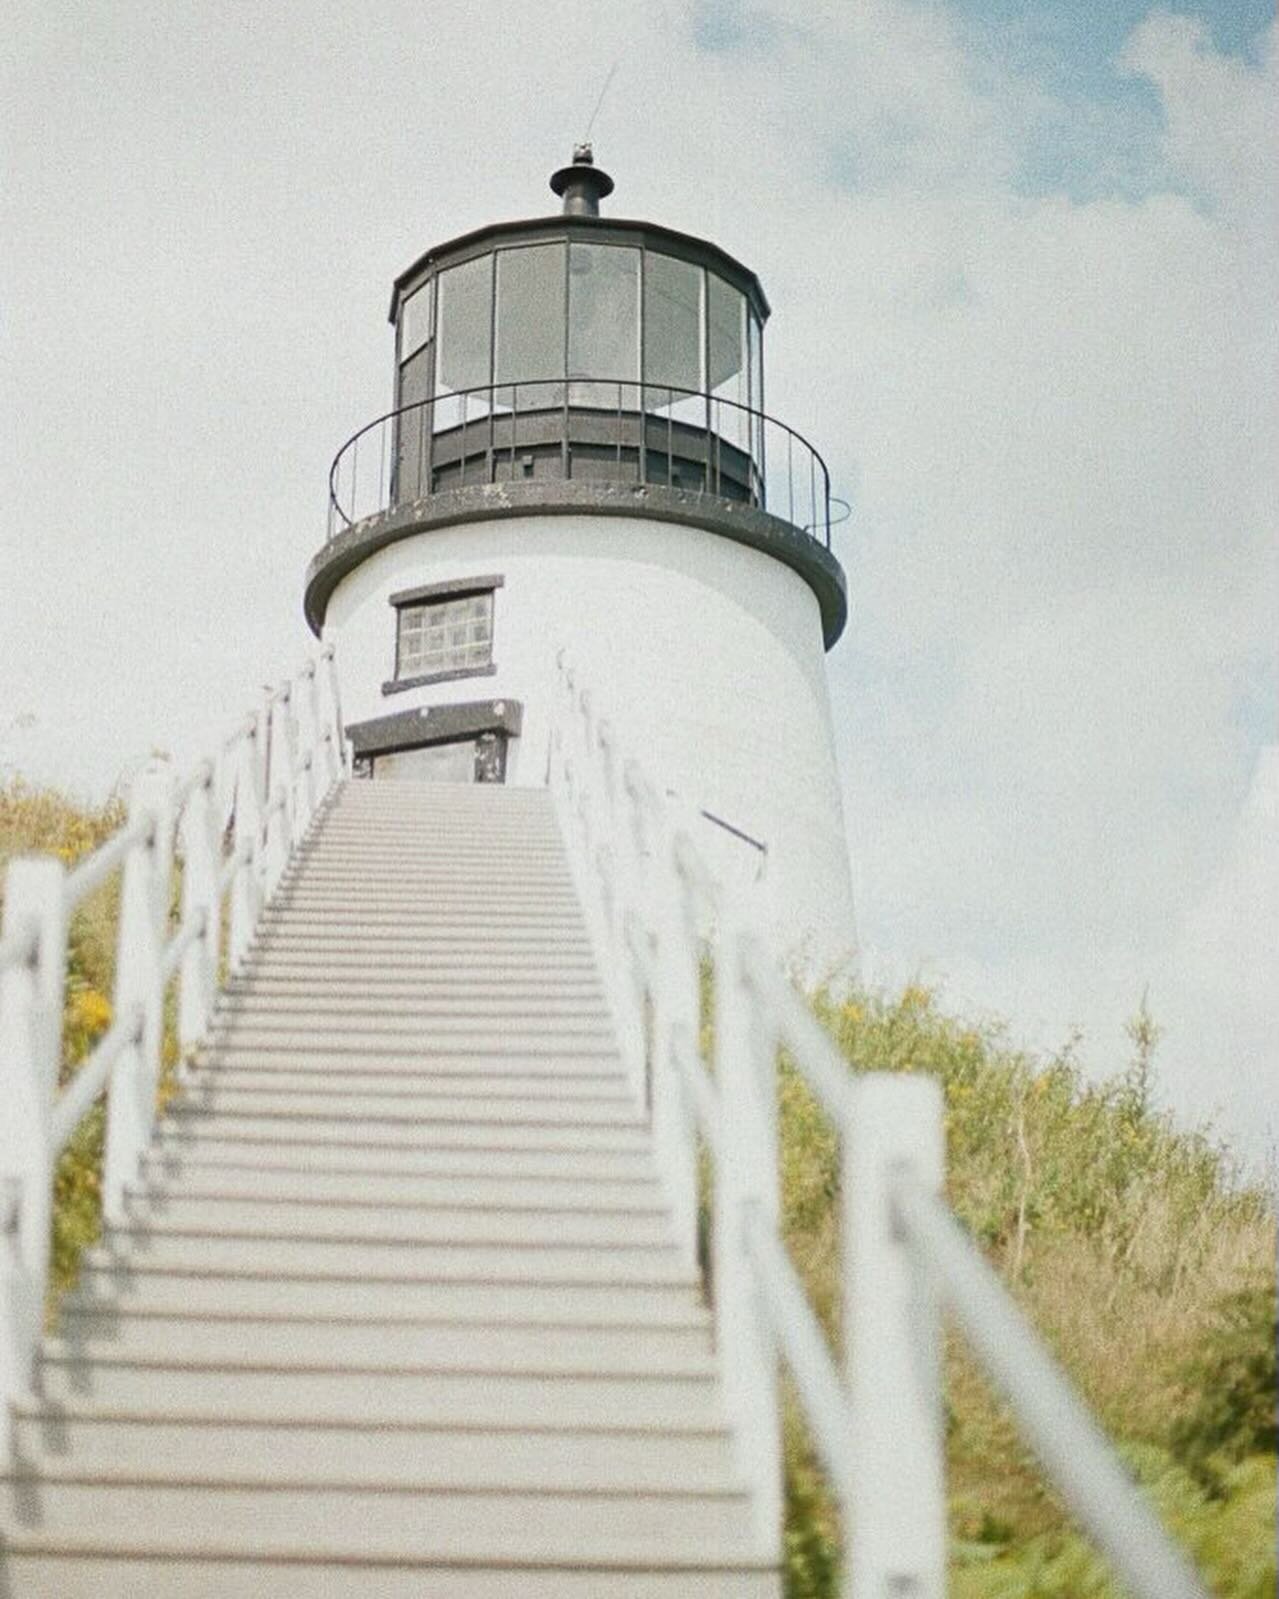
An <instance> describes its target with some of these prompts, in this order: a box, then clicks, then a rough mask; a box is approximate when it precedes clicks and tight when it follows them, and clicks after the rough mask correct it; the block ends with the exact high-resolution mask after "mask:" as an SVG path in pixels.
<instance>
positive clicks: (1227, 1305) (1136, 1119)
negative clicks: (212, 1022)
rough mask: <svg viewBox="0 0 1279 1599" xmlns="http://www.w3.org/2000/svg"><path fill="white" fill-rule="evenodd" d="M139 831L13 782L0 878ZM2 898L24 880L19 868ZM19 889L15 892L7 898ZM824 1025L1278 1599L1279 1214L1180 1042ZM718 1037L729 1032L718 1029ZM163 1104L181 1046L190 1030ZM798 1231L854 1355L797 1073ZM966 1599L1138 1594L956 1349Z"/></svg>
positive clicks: (829, 1151)
mask: <svg viewBox="0 0 1279 1599" xmlns="http://www.w3.org/2000/svg"><path fill="white" fill-rule="evenodd" d="M122 819H123V811H122V807H121V805H120V804H119V802H118V801H115V800H113V801H110V802H109V803H108V804H107V805H105V806H103V807H100V808H85V807H82V806H79V805H77V804H75V803H74V802H73V801H71V800H69V799H67V798H66V797H65V796H61V795H58V794H54V793H50V792H48V791H43V790H34V789H31V788H29V787H27V786H25V785H23V784H22V783H20V782H12V781H11V782H8V783H3V784H0V869H2V868H3V866H4V864H5V862H6V861H7V859H8V858H9V857H10V856H12V855H14V854H18V853H21V852H24V851H29V850H52V851H54V852H56V853H57V854H59V855H60V856H61V857H62V859H64V860H65V861H67V862H68V863H71V862H73V861H75V860H77V859H79V858H80V857H81V856H82V855H84V854H85V853H87V852H88V851H89V850H91V849H93V848H95V847H96V846H97V844H99V843H100V842H102V841H103V840H104V839H105V838H107V837H109V836H110V834H111V833H112V832H114V831H115V829H116V828H117V827H118V826H119V825H120V822H121V821H122ZM0 885H2V870H0ZM0 892H2V886H0ZM118 892H119V891H118V885H117V884H116V883H108V884H106V885H105V886H104V887H103V888H102V889H100V890H99V891H98V893H96V894H95V895H94V896H92V898H91V899H90V900H88V901H87V902H86V903H85V904H84V905H83V906H81V907H80V909H79V910H78V911H77V913H76V916H75V918H74V921H73V924H72V929H71V940H70V966H69V976H68V985H67V996H66V1017H65V1021H66V1026H65V1034H64V1037H65V1044H66V1049H65V1054H64V1058H63V1061H62V1066H61V1077H62V1080H63V1081H64V1082H65V1081H66V1080H68V1079H69V1078H70V1076H71V1075H73V1074H74V1072H75V1071H76V1070H77V1068H78V1066H79V1065H80V1063H82V1062H83V1060H84V1058H85V1057H86V1055H87V1054H88V1052H89V1050H90V1049H91V1048H92V1046H93V1043H94V1042H95V1041H96V1039H97V1038H98V1037H100V1036H101V1033H102V1032H103V1030H104V1029H105V1028H106V1027H107V1026H108V1025H109V1023H110V1019H111V1003H110V998H109V996H110V994H111V991H112V984H113V981H114V947H115V926H116V914H117V910H118ZM812 1004H813V1008H814V1011H815V1013H816V1015H817V1016H818V1018H819V1019H820V1020H821V1022H822V1023H823V1024H824V1026H825V1027H826V1028H827V1029H828V1031H829V1032H830V1034H831V1036H832V1037H833V1038H834V1039H835V1041H836V1042H837V1044H838V1045H839V1047H840V1049H841V1051H842V1052H843V1054H844V1055H845V1057H846V1058H847V1059H848V1061H849V1062H850V1069H851V1070H856V1071H907V1072H926V1073H929V1074H930V1075H932V1076H934V1077H936V1078H937V1079H938V1080H939V1081H940V1083H941V1085H942V1088H943V1091H944V1094H945V1101H946V1133H947V1144H948V1152H947V1172H948V1190H949V1198H950V1201H951V1204H952V1205H953V1206H954V1208H955V1209H956V1211H957V1212H958V1214H959V1215H960V1217H961V1218H962V1220H963V1221H964V1223H965V1225H966V1226H967V1227H968V1228H969V1230H970V1231H971V1233H972V1234H973V1235H974V1237H975V1238H976V1239H977V1240H978V1241H979V1242H980V1244H981V1246H982V1248H983V1249H984V1250H985V1251H986V1253H987V1255H988V1257H989V1258H990V1259H991V1261H992V1262H993V1263H994V1265H995V1266H996V1267H997V1268H998V1270H999V1271H1000V1272H1001V1274H1002V1276H1003V1277H1004V1279H1005V1281H1006V1282H1007V1283H1008V1285H1009V1286H1010V1288H1011V1289H1012V1291H1013V1293H1014V1294H1015V1295H1016V1297H1017V1298H1018V1299H1019V1300H1020V1301H1021V1303H1022V1304H1023V1305H1024V1307H1025V1308H1026V1310H1027V1312H1028V1313H1029V1315H1030V1316H1031V1318H1032V1320H1033V1321H1034V1323H1035V1325H1036V1326H1037V1327H1038V1328H1039V1329H1040V1330H1041V1331H1042V1333H1043V1334H1044V1336H1045V1337H1046V1338H1047V1340H1048V1342H1049V1344H1050V1345H1051V1346H1052V1348H1053V1349H1054V1351H1055V1352H1056V1354H1057V1356H1058V1358H1059V1359H1060V1360H1061V1361H1062V1363H1063V1365H1064V1366H1065V1368H1066V1370H1067V1371H1068V1372H1069V1373H1070V1375H1071V1377H1072V1378H1073V1380H1074V1381H1075V1383H1076V1385H1077V1386H1078V1387H1079V1388H1080V1390H1081V1391H1082V1392H1083V1393H1084V1395H1085V1397H1086V1398H1087V1400H1088V1401H1089V1403H1090V1405H1091V1406H1092V1407H1093V1409H1094V1411H1095V1413H1096V1414H1097V1416H1098V1418H1099V1419H1100V1421H1101V1422H1102V1424H1103V1426H1104V1427H1105V1428H1106V1430H1107V1431H1108V1433H1109V1434H1110V1436H1111V1437H1112V1438H1114V1439H1116V1440H1118V1441H1119V1444H1120V1447H1121V1449H1122V1451H1123V1453H1124V1455H1125V1457H1126V1459H1127V1460H1128V1462H1129V1464H1130V1466H1131V1469H1132V1470H1133V1472H1134V1473H1135V1474H1136V1475H1137V1476H1138V1477H1139V1478H1140V1480H1141V1481H1142V1482H1143V1483H1144V1484H1145V1485H1146V1487H1147V1491H1148V1492H1149V1494H1150V1496H1151V1499H1152V1502H1153V1503H1154V1504H1155V1506H1156V1508H1157V1509H1158V1511H1159V1513H1160V1514H1161V1515H1162V1516H1163V1518H1164V1520H1165V1521H1166V1523H1167V1524H1168V1525H1169V1526H1170V1527H1171V1528H1172V1529H1173V1530H1174V1532H1176V1534H1177V1535H1178V1536H1179V1537H1180V1538H1181V1540H1182V1541H1183V1543H1184V1544H1185V1545H1186V1546H1187V1547H1188V1548H1190V1549H1191V1550H1192V1551H1193V1552H1194V1554H1195V1556H1196V1558H1197V1560H1198V1561H1199V1563H1200V1565H1201V1567H1202V1569H1203V1571H1204V1574H1205V1577H1206V1579H1207V1580H1208V1582H1209V1583H1210V1585H1211V1588H1212V1591H1213V1593H1214V1594H1216V1595H1218V1596H1220V1599H1263V1596H1264V1599H1271V1596H1272V1595H1273V1594H1274V1591H1275V1557H1274V1543H1273V1524H1274V1515H1275V1453H1276V1439H1275V1410H1274V1400H1275V1215H1274V1209H1273V1206H1272V1204H1271V1201H1270V1199H1269V1198H1268V1196H1267V1195H1266V1194H1265V1193H1264V1192H1263V1191H1262V1190H1261V1189H1260V1188H1258V1187H1256V1186H1253V1185H1250V1184H1248V1183H1246V1182H1243V1181H1241V1179H1240V1177H1239V1174H1238V1172H1237V1171H1236V1170H1235V1169H1234V1167H1233V1166H1232V1164H1231V1162H1230V1159H1229V1157H1228V1156H1227V1155H1226V1154H1225V1153H1224V1152H1223V1151H1222V1149H1220V1148H1219V1147H1218V1146H1217V1145H1216V1144H1214V1143H1213V1141H1212V1140H1211V1139H1210V1138H1208V1137H1206V1136H1204V1135H1202V1134H1199V1133H1194V1132H1185V1131H1182V1130H1180V1129H1178V1128H1176V1127H1174V1126H1173V1125H1172V1123H1171V1122H1170V1121H1169V1119H1168V1118H1167V1117H1166V1116H1163V1115H1162V1114H1160V1113H1159V1112H1158V1111H1156V1110H1155V1109H1154V1108H1153V1107H1152V1104H1151V1087H1152V1078H1153V1075H1154V1073H1155V1071H1156V1059H1157V1053H1156V1052H1157V1046H1158V1028H1157V1026H1156V1025H1155V1023H1154V1021H1153V1019H1152V1018H1151V1017H1150V1016H1149V1014H1148V1013H1147V1012H1146V1011H1145V1007H1144V1006H1143V1007H1142V1009H1141V1010H1140V1011H1139V1012H1138V1014H1137V1016H1136V1017H1135V1018H1134V1019H1133V1023H1132V1025H1131V1028H1130V1034H1131V1040H1132V1059H1131V1061H1130V1062H1129V1063H1128V1065H1127V1066H1126V1068H1125V1069H1124V1070H1123V1071H1122V1072H1120V1073H1119V1074H1118V1075H1116V1076H1115V1077H1113V1078H1112V1079H1110V1080H1109V1081H1107V1082H1103V1083H1096V1082H1093V1081H1090V1080H1089V1079H1088V1078H1086V1077H1085V1075H1084V1073H1083V1072H1082V1070H1081V1064H1080V1060H1079V1055H1078V1049H1079V1045H1078V1040H1071V1041H1070V1042H1069V1043H1068V1044H1067V1045H1066V1047H1065V1048H1063V1049H1062V1050H1061V1051H1060V1052H1059V1053H1058V1054H1056V1055H1055V1056H1052V1057H1051V1058H1037V1057H1034V1056H1032V1055H1030V1054H1027V1053H1025V1052H1023V1051H1021V1050H1018V1049H1016V1048H1015V1047H1013V1046H1012V1044H1011V1043H1010V1042H1009V1040H1008V1037H1007V1035H1006V1033H1005V1031H1004V1030H1003V1029H1002V1028H1000V1027H999V1026H997V1025H992V1024H988V1023H971V1022H967V1021H964V1020H962V1019H959V1018H956V1017H953V1016H950V1015H948V1014H947V1013H946V1011H945V1009H944V1007H943V1006H942V1005H941V1004H940V1003H939V1002H938V1000H937V997H936V996H935V995H934V994H933V993H931V992H929V991H928V990H927V989H924V988H922V987H920V986H919V985H911V986H909V987H907V988H905V989H904V990H903V991H902V992H900V993H897V994H880V993H867V992H862V991H859V990H855V989H854V990H848V991H845V992H836V991H834V990H832V989H823V990H821V991H819V992H817V993H816V994H815V995H813V996H812ZM711 1020H712V1019H711V1018H709V1017H708V1025H709V1023H710V1021H711ZM166 1033H167V1036H166V1067H167V1071H166V1079H165V1084H166V1086H165V1092H168V1091H169V1087H170V1085H171V1083H172V1080H173V1078H172V1070H173V1067H174V1065H175V1063H176V1058H177V1049H176V1044H175V1041H174V1038H173V1029H172V1027H171V1026H170V1027H169V1028H168V1029H167V1030H166ZM779 1095H780V1124H781V1131H782V1170H781V1177H782V1191H783V1206H784V1224H785V1231H786V1236H787V1240H788V1243H789V1246H790V1248H791V1251H792V1253H793V1256H794V1258H795V1260H796V1262H797V1264H798V1266H799V1269H800V1271H801V1272H802V1274H803V1276H804V1278H805V1280H806V1282H807V1284H808V1286H809V1291H810V1294H811V1296H812V1299H813V1302H814V1303H815V1305H816V1306H817V1308H818V1312H819V1314H820V1315H821V1317H822V1319H823V1320H824V1322H825V1324H826V1326H827V1329H828V1331H829V1332H830V1333H831V1336H832V1337H833V1338H834V1339H835V1340H836V1341H838V1334H839V1329H838V1325H837V1321H838V1298H839V1294H838V1281H839V1276H838V1272H839V1238H838V1226H837V1217H838V1192H839V1158H838V1149H837V1146H836V1141H835V1138H834V1135H833V1132H832V1130H831V1128H830V1127H829V1126H828V1125H827V1124H826V1122H825V1120H824V1118H823V1116H822V1114H821V1112H820V1111H819V1109H818V1107H817V1105H816V1104H815V1102H814V1101H813V1099H812V1096H811V1095H810V1094H809V1093H808V1091H807V1089H806V1088H805V1086H804V1084H803V1082H802V1080H801V1079H800V1078H799V1076H798V1075H797V1074H796V1073H795V1071H794V1070H793V1069H792V1068H791V1067H790V1066H789V1065H788V1063H787V1062H786V1061H785V1060H783V1061H782V1063H781V1070H780V1073H779ZM102 1131H103V1117H102V1111H101V1109H100V1108H98V1109H95V1110H94V1111H93V1112H91V1113H90V1115H89V1116H88V1117H86V1118H85V1120H84V1122H83V1123H82V1124H81V1127H80V1129H79V1130H78V1131H77V1133H76V1135H75V1137H74V1138H73V1139H72V1141H71V1143H70V1145H69V1146H68V1148H67V1150H66V1152H65V1153H64V1155H63V1156H62V1159H61V1161H60V1162H59V1165H58V1170H57V1176H56V1211H55V1222H54V1227H55V1232H54V1271H53V1294H54V1298H55V1299H56V1297H57V1296H58V1295H60V1294H61V1293H62V1292H64V1291H65V1289H66V1288H67V1287H68V1286H69V1285H70V1283H72V1282H73V1281H74V1277H75V1272H76V1269H77V1263H78V1261H79V1258H80V1254H81V1251H82V1250H83V1248H84V1247H85V1246H86V1245H87V1244H89V1243H91V1242H93V1241H94V1240H95V1239H96V1237H97V1236H98V1232H99V1229H100V1196H99V1174H100V1170H101V1153H102ZM946 1394H947V1414H946V1420H947V1443H948V1472H949V1490H950V1519H951V1534H952V1549H953V1555H952V1580H951V1590H952V1594H953V1595H954V1599H1119V1590H1118V1589H1117V1588H1116V1587H1115V1586H1114V1585H1113V1584H1112V1583H1111V1582H1110V1579H1109V1577H1108V1575H1107V1573H1106V1571H1105V1568H1104V1567H1103V1565H1102V1564H1101V1562H1100V1561H1099V1560H1098V1559H1097V1557H1096V1556H1095V1555H1094V1554H1093V1553H1092V1552H1091V1551H1090V1550H1089V1548H1088V1547H1087V1545H1086V1544H1085V1543H1084V1542H1083V1541H1082V1540H1081V1539H1080V1538H1079V1537H1078V1536H1077V1535H1076V1533H1075V1532H1074V1531H1073V1529H1072V1528H1071V1526H1070V1523H1069V1521H1068V1519H1067V1517H1066V1516H1065V1514H1064V1513H1063V1511H1062V1509H1061V1507H1060V1505H1059V1504H1058V1503H1057V1501H1056V1500H1055V1499H1054V1497H1053V1495H1052V1493H1051V1492H1050V1491H1049V1490H1048V1489H1047V1488H1046V1486H1045V1484H1044V1482H1043V1480H1042V1478H1041V1477H1040V1475H1039V1472H1038V1471H1037V1469H1036V1467H1035V1464H1034V1462H1033V1461H1032V1460H1031V1459H1030V1457H1029V1456H1028V1454H1027V1453H1026V1451H1025V1449H1024V1448H1023V1447H1022V1445H1021V1443H1020V1441H1019V1439H1018V1437H1017V1434H1016V1431H1015V1429H1014V1428H1013V1426H1012V1425H1011V1423H1010V1420H1009V1418H1008V1416H1007V1415H1006V1413H1005V1412H1004V1410H1003V1408H1002V1407H1001V1405H1000V1404H999V1403H998V1401H997V1400H996V1399H995V1398H993V1397H992V1395H991V1394H990V1392H989V1390H988V1389H987V1387H986V1385H985V1383H984V1381H983V1379H982V1377H981V1375H980V1373H979V1372H978V1371H977V1370H976V1368H975V1367H974V1366H973V1364H972V1362H971V1361H970V1360H969V1359H968V1357H967V1355H966V1354H965V1352H964V1350H963V1348H962V1347H961V1346H960V1344H959V1343H958V1342H957V1341H955V1340H953V1339H952V1340H951V1341H950V1342H949V1343H948V1347H947V1351H946ZM786 1459H787V1499H788V1508H787V1526H786V1566H787V1594H788V1599H826V1596H828V1595H832V1594H833V1593H834V1591H835V1584H836V1580H837V1573H838V1569H839V1536H838V1528H837V1526H836V1524H835V1518H834V1515H833V1512H832V1509H831V1504H830V1500H829V1496H828V1494H827V1492H826V1487H825V1484H824V1482H823V1479H822V1476H821V1473H820V1471H819V1470H818V1469H817V1466H816V1465H815V1463H814V1460H813V1457H812V1453H811V1450H810V1448H809V1445H808V1440H807V1438H806V1436H805V1433H804V1430H803V1427H802V1424H801V1422H800V1420H799V1417H798V1415H797V1413H796V1411H795V1409H794V1407H793V1406H789V1407H788V1414H787V1439H786Z"/></svg>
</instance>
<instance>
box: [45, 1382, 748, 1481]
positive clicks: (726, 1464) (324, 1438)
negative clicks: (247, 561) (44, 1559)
mask: <svg viewBox="0 0 1279 1599" xmlns="http://www.w3.org/2000/svg"><path fill="white" fill-rule="evenodd" d="M15 1431H16V1446H17V1447H16V1451H15V1453H16V1458H17V1459H18V1460H20V1461H31V1462H34V1463H37V1464H38V1465H39V1467H40V1469H41V1470H42V1471H50V1472H53V1471H62V1472H63V1473H67V1472H72V1471H75V1472H92V1473H95V1474H103V1475H106V1474H109V1473H115V1474H117V1475H120V1476H126V1477H130V1478H132V1479H133V1480H135V1481H157V1482H162V1481H164V1480H165V1478H166V1477H174V1476H177V1477H181V1478H182V1480H184V1481H187V1482H219V1481H223V1482H225V1481H234V1480H236V1478H237V1477H242V1476H243V1473H244V1470H245V1467H246V1464H248V1465H251V1466H252V1468H253V1470H254V1472H255V1473H257V1474H259V1475H260V1476H263V1477H265V1476H266V1475H267V1474H268V1473H270V1474H272V1475H274V1476H276V1477H277V1478H278V1479H279V1480H281V1481H292V1482H310V1483H321V1482H328V1483H333V1484H339V1483H366V1484H373V1483H400V1484H412V1485H415V1486H418V1487H420V1488H423V1489H426V1488H441V1487H449V1486H450V1485H452V1486H455V1487H458V1488H477V1487H496V1486H503V1487H507V1488H539V1487H546V1488H554V1489H559V1490H561V1491H564V1490H572V1489H583V1488H585V1489H589V1488H597V1489H601V1488H621V1489H641V1490H642V1489H645V1488H665V1487H669V1486H670V1485H671V1484H672V1483H678V1484H679V1485H680V1486H681V1487H683V1488H686V1489H693V1490H698V1489H703V1490H705V1489H712V1488H722V1487H725V1486H728V1485H729V1484H731V1482H732V1459H731V1454H730V1450H729V1436H728V1433H727V1431H726V1430H725V1429H720V1430H714V1429H710V1428H708V1429H706V1430H704V1431H702V1432H695V1431H691V1430H682V1431H675V1430H671V1431H670V1432H662V1431H657V1430H655V1429H652V1428H630V1429H626V1428H621V1427H614V1426H611V1425H609V1423H608V1422H607V1421H601V1422H600V1423H599V1424H598V1425H597V1426H592V1427H589V1428H576V1429H574V1428H567V1427H546V1428H542V1429H536V1430H535V1429H527V1430H524V1431H521V1430H519V1429H517V1428H514V1427H505V1426H502V1427H490V1428H483V1427H451V1428H450V1427H439V1426H431V1425H430V1424H427V1423H423V1424H419V1425H416V1426H414V1425H403V1424H396V1423H394V1422H384V1423H382V1425H380V1426H379V1427H377V1428H376V1429H373V1428H369V1427H365V1426H362V1425H355V1426H346V1427H343V1426H338V1425H331V1426H323V1425H320V1424H317V1423H314V1422H306V1421H301V1422H297V1423H293V1424H287V1425H286V1424H277V1425H271V1424H269V1423H256V1424H255V1423H248V1422H234V1421H213V1422H196V1423H191V1424H187V1425H179V1424H177V1423H174V1422H166V1421H156V1420H131V1419H126V1418H123V1417H118V1416H112V1415H110V1414H102V1413H99V1412H97V1411H95V1410H94V1409H92V1408H91V1407H88V1406H85V1405H83V1404H81V1403H79V1402H77V1403H75V1404H73V1405H70V1406H68V1407H66V1408H65V1409H61V1410H58V1411H50V1410H45V1409H40V1408H37V1407H32V1406H26V1407H20V1408H19V1409H18V1410H17V1413H16V1418H15Z"/></svg>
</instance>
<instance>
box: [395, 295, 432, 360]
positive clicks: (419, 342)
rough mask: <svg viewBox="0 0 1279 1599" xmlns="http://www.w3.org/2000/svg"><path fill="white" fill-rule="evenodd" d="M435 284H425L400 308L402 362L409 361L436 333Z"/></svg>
mask: <svg viewBox="0 0 1279 1599" xmlns="http://www.w3.org/2000/svg"><path fill="white" fill-rule="evenodd" d="M434 289H435V285H434V283H424V284H423V285H422V287H421V288H420V289H418V290H416V291H415V292H414V293H413V294H410V295H409V297H408V299H407V300H405V301H404V303H403V304H402V305H401V307H400V360H401V361H407V360H408V359H409V357H410V356H411V355H415V354H416V353H417V351H418V350H420V349H421V348H422V346H423V345H424V344H425V343H426V341H427V340H428V339H429V338H430V337H431V334H432V332H433V331H434V327H433V324H434V316H433V313H434V310H435V302H434V299H433V293H434Z"/></svg>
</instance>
